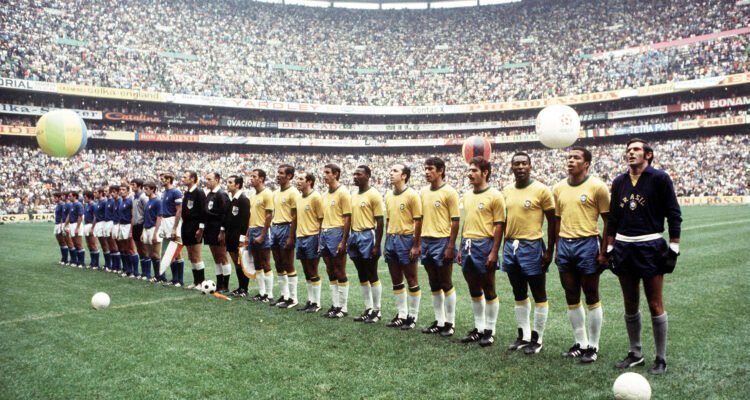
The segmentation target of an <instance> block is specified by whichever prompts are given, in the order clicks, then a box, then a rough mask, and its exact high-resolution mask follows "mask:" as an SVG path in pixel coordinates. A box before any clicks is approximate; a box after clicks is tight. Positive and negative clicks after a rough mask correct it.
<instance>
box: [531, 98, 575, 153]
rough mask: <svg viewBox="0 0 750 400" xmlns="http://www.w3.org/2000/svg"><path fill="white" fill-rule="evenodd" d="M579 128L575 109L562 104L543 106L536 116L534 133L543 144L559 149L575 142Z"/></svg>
mask: <svg viewBox="0 0 750 400" xmlns="http://www.w3.org/2000/svg"><path fill="white" fill-rule="evenodd" d="M580 130H581V118H579V117H578V113H577V112H576V110H574V109H572V108H570V107H569V106H566V105H564V104H553V105H551V106H547V107H545V108H544V109H543V110H542V111H540V112H539V115H537V117H536V134H537V136H539V141H540V142H542V144H543V145H545V146H547V147H549V148H551V149H561V148H563V147H568V146H570V145H572V144H573V143H575V141H576V140H577V139H578V132H579V131H580Z"/></svg>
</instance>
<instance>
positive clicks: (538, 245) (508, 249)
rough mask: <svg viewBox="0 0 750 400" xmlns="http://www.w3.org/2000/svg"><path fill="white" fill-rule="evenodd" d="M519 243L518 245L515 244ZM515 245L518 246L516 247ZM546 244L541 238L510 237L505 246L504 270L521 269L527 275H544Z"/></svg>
mask: <svg viewBox="0 0 750 400" xmlns="http://www.w3.org/2000/svg"><path fill="white" fill-rule="evenodd" d="M514 244H517V247H516V246H514ZM514 247H516V248H515V249H514ZM542 254H544V244H543V243H542V239H539V240H522V239H521V240H514V239H508V240H506V241H505V246H503V266H502V270H503V272H510V271H520V272H521V273H522V274H524V275H526V276H535V275H542V274H544V273H545V272H546V271H545V270H544V265H542Z"/></svg>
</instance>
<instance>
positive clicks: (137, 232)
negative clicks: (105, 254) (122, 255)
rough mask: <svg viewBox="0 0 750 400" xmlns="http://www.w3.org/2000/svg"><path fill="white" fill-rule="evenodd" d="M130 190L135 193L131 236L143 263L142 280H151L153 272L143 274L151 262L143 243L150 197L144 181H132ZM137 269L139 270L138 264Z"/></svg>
mask: <svg viewBox="0 0 750 400" xmlns="http://www.w3.org/2000/svg"><path fill="white" fill-rule="evenodd" d="M130 190H131V191H132V192H133V219H132V220H131V225H132V228H131V232H132V234H131V235H130V236H131V237H132V238H133V242H134V244H135V250H136V254H135V256H137V258H138V259H140V262H141V276H140V278H141V279H143V280H144V281H145V280H148V279H150V278H151V272H150V270H149V274H148V276H147V275H146V274H144V273H143V268H144V267H145V266H146V261H150V260H147V259H148V256H147V255H146V246H145V245H144V244H143V242H142V241H141V236H142V234H143V212H144V210H145V209H146V203H148V197H146V194H145V193H144V192H143V179H139V178H135V179H131V180H130ZM135 256H134V257H132V258H133V260H134V261H137V260H136V257H135ZM135 268H136V269H137V268H138V265H137V264H136V266H135Z"/></svg>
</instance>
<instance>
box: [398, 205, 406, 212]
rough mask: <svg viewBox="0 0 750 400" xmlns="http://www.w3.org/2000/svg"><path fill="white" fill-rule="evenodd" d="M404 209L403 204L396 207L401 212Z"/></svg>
mask: <svg viewBox="0 0 750 400" xmlns="http://www.w3.org/2000/svg"><path fill="white" fill-rule="evenodd" d="M405 208H406V206H405V205H404V203H401V204H399V205H398V209H399V210H401V211H403V210H404V209H405Z"/></svg>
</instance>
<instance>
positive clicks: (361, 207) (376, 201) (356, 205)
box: [352, 187, 383, 232]
mask: <svg viewBox="0 0 750 400" xmlns="http://www.w3.org/2000/svg"><path fill="white" fill-rule="evenodd" d="M382 216H383V199H382V198H381V197H380V193H379V192H378V191H377V189H375V188H374V187H370V188H369V189H367V190H366V191H365V192H364V193H359V191H357V192H356V193H354V194H352V230H353V231H355V232H359V231H364V230H368V229H375V217H382Z"/></svg>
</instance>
